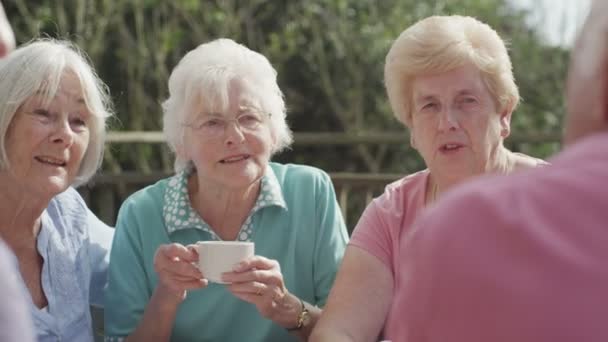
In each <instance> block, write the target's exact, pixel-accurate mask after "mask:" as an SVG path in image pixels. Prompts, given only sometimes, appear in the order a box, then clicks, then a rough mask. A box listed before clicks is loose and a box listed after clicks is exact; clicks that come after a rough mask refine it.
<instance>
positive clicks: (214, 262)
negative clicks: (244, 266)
mask: <svg viewBox="0 0 608 342" xmlns="http://www.w3.org/2000/svg"><path fill="white" fill-rule="evenodd" d="M196 250H197V252H198V268H199V269H200V270H201V272H203V277H205V278H206V279H208V280H209V281H212V282H214V283H219V284H226V282H223V281H222V273H224V272H230V271H232V267H233V266H234V265H236V264H238V263H239V262H241V261H243V260H245V259H247V258H249V257H250V256H253V255H254V243H253V242H244V241H199V242H197V243H196Z"/></svg>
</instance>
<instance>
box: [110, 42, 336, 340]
mask: <svg viewBox="0 0 608 342" xmlns="http://www.w3.org/2000/svg"><path fill="white" fill-rule="evenodd" d="M169 93H170V95H169V99H167V100H166V101H165V103H164V104H163V109H164V132H165V136H166V138H167V141H168V144H169V146H170V147H171V149H172V150H173V151H175V155H176V161H175V170H176V175H175V176H173V177H171V178H168V179H164V180H161V181H159V182H158V183H156V184H154V185H152V186H149V187H147V188H145V189H143V190H141V191H139V192H137V193H135V194H134V195H132V196H131V197H130V198H128V199H127V200H126V201H125V202H124V203H123V206H122V208H121V210H120V212H119V215H118V222H117V231H116V236H115V239H114V245H113V249H112V256H111V264H110V276H109V285H108V289H107V291H106V299H107V301H106V310H105V329H106V331H105V332H106V340H107V341H120V340H123V339H124V340H127V341H166V340H169V339H171V341H195V340H200V341H293V340H297V339H306V338H307V337H308V335H309V334H310V331H311V328H312V326H313V325H314V324H315V322H316V321H317V319H318V317H319V315H320V313H321V309H320V307H321V306H323V305H324V304H325V300H326V298H327V296H328V294H329V290H330V288H331V286H332V284H333V281H334V278H335V273H336V271H337V268H338V265H339V263H340V261H341V259H342V254H343V252H344V249H345V247H346V243H347V239H348V236H347V233H346V228H345V225H344V221H343V219H342V216H341V214H340V209H339V206H338V204H337V202H336V197H335V193H334V189H333V186H332V183H331V180H330V178H329V177H328V175H327V174H326V173H324V172H323V171H321V170H318V169H315V168H312V167H308V166H301V165H292V164H289V165H281V164H278V163H273V162H270V158H271V156H272V155H273V154H274V153H277V152H278V151H281V150H282V149H285V148H286V147H288V146H289V144H290V142H291V132H290V130H289V127H288V126H287V123H286V121H285V115H286V113H285V104H284V102H283V96H282V93H281V91H280V89H279V87H278V85H277V83H276V72H275V70H274V69H273V67H272V66H271V65H270V63H269V62H268V60H267V59H266V58H265V57H264V56H262V55H261V54H259V53H257V52H254V51H251V50H249V49H248V48H246V47H245V46H243V45H239V44H237V43H235V42H234V41H232V40H228V39H219V40H215V41H212V42H210V43H206V44H202V45H200V46H199V47H197V48H196V49H194V50H193V51H190V52H189V53H188V54H186V56H185V57H184V58H183V59H182V60H181V61H180V62H179V64H178V65H177V66H176V67H175V69H174V70H173V71H172V73H171V77H170V79H169ZM235 240H236V241H251V242H254V243H255V252H256V255H255V256H253V257H250V258H248V259H246V260H245V261H243V262H241V263H240V264H238V265H237V266H236V267H235V268H234V269H233V272H227V273H224V276H223V279H222V280H223V281H224V282H227V283H229V284H227V285H223V284H218V283H215V282H209V281H208V280H207V279H206V278H205V274H202V273H201V271H199V269H198V268H197V267H195V266H194V265H193V263H195V262H196V261H197V260H198V258H199V255H198V254H197V252H196V249H195V248H194V246H193V244H194V243H196V242H198V241H235ZM201 257H202V256H201ZM186 293H187V295H186Z"/></svg>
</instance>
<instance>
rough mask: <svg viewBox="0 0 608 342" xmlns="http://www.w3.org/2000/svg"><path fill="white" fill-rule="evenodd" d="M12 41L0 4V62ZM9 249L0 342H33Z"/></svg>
mask: <svg viewBox="0 0 608 342" xmlns="http://www.w3.org/2000/svg"><path fill="white" fill-rule="evenodd" d="M14 42H15V37H14V35H13V31H12V29H11V26H10V24H9V23H8V20H7V19H6V16H5V15H4V9H3V8H2V3H0V60H1V58H2V57H4V56H6V54H8V53H9V52H11V50H12V49H13V45H14ZM11 258H12V255H11V252H10V250H9V248H8V247H7V246H6V245H5V244H4V243H3V242H2V240H1V239H0V289H2V291H0V303H2V305H0V342H12V341H17V340H19V341H23V342H29V341H33V340H34V337H33V333H32V322H31V319H30V316H29V313H28V311H27V303H26V297H25V296H26V294H25V293H24V291H21V289H20V288H19V280H18V278H17V276H16V275H17V274H18V273H19V270H18V268H17V266H16V265H14V263H11V262H10V261H9V260H11Z"/></svg>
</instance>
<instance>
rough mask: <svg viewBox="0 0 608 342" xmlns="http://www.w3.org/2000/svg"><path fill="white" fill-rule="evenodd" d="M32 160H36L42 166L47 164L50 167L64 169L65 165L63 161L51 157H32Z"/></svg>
mask: <svg viewBox="0 0 608 342" xmlns="http://www.w3.org/2000/svg"><path fill="white" fill-rule="evenodd" d="M34 159H36V160H37V161H38V162H40V163H42V164H47V165H52V166H60V167H64V166H66V165H67V163H66V162H65V161H64V160H63V159H57V158H53V157H46V156H41V157H38V156H37V157H34Z"/></svg>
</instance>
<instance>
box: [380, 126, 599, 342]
mask: <svg viewBox="0 0 608 342" xmlns="http://www.w3.org/2000/svg"><path fill="white" fill-rule="evenodd" d="M552 164H553V165H552V166H547V167H544V168H539V169H532V170H526V171H522V172H519V173H517V174H514V175H511V176H507V177H502V178H496V177H483V178H480V179H478V180H475V181H473V182H470V183H468V184H465V185H463V186H461V187H458V188H456V189H454V191H450V192H449V193H447V194H446V196H445V197H444V198H442V200H441V201H440V202H439V203H438V205H437V206H435V207H434V208H432V209H430V210H428V211H425V212H424V213H423V215H421V216H420V219H419V220H418V221H417V222H416V223H415V226H414V227H413V228H412V229H411V230H410V234H407V236H404V235H402V236H401V246H400V255H401V262H400V264H399V267H398V269H397V271H396V273H395V277H396V278H397V279H399V281H398V286H397V287H396V288H395V298H394V301H393V308H392V310H391V315H390V316H389V317H388V320H387V324H386V330H385V332H386V335H385V338H387V339H390V340H392V341H393V342H398V341H407V342H422V341H424V342H440V341H441V342H443V341H450V342H465V341H466V342H475V341H493V342H512V341H518V342H566V341H568V342H570V341H585V342H595V341H597V342H600V341H601V342H605V341H608V323H607V319H608V133H605V134H600V135H596V136H593V137H590V138H587V139H585V140H584V141H581V142H579V143H577V144H576V145H574V146H572V147H570V148H568V149H566V150H565V151H564V152H563V153H561V154H560V155H559V156H557V157H556V158H555V159H553V160H552Z"/></svg>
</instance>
